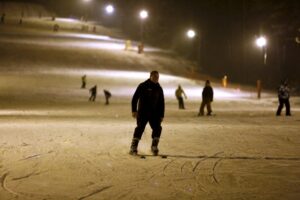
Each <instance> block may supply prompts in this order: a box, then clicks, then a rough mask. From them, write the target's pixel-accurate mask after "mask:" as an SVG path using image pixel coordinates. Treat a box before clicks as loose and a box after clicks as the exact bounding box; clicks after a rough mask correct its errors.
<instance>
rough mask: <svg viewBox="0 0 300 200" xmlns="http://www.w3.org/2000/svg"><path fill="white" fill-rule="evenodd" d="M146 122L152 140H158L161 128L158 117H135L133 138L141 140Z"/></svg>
mask: <svg viewBox="0 0 300 200" xmlns="http://www.w3.org/2000/svg"><path fill="white" fill-rule="evenodd" d="M148 122H149V124H150V127H151V129H152V139H154V138H160V135H161V130H162V127H161V119H160V118H159V117H150V118H148V117H137V127H136V128H135V130H134V134H133V138H138V139H141V138H142V135H143V133H144V130H145V127H146V125H147V123H148Z"/></svg>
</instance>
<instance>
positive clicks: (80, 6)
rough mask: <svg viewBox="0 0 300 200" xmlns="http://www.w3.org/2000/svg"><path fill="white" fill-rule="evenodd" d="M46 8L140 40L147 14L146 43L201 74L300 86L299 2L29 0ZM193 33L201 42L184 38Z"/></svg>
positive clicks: (276, 0)
mask: <svg viewBox="0 0 300 200" xmlns="http://www.w3.org/2000/svg"><path fill="white" fill-rule="evenodd" d="M21 2H34V3H40V4H43V5H44V6H45V7H47V8H49V9H51V10H53V11H55V12H56V13H57V14H58V15H59V16H66V17H68V16H76V17H78V18H79V17H80V16H82V15H85V13H88V17H89V18H90V19H93V20H98V21H99V22H100V23H102V24H103V25H106V26H112V27H116V28H119V29H121V30H123V31H124V32H125V33H126V34H127V35H129V36H131V37H132V38H135V39H139V34H140V32H139V31H140V29H139V27H140V26H139V25H140V24H139V23H140V21H139V19H138V17H137V16H138V14H137V13H138V11H139V9H141V8H146V9H148V11H149V19H147V22H146V24H145V40H146V42H147V43H150V44H152V45H156V46H160V47H164V48H171V49H173V50H176V51H177V52H178V53H180V54H181V55H183V56H185V57H187V58H191V59H193V60H195V61H197V63H198V66H199V70H201V71H204V72H205V73H209V74H212V75H214V76H215V77H218V78H219V77H222V76H223V75H225V74H226V75H228V76H229V77H230V78H231V80H233V81H235V82H241V83H248V84H252V83H255V81H256V80H257V79H264V85H265V86H266V87H270V88H272V87H273V88H274V87H275V85H278V84H279V82H280V81H281V80H283V79H285V78H288V79H289V80H290V82H291V84H292V85H293V86H294V87H298V86H299V85H300V78H299V77H300V66H299V63H300V44H298V43H296V41H295V38H296V37H297V36H298V37H299V38H300V1H298V0H285V1H278V0H264V1H262V0H239V1H237V0H206V1H205V0H114V1H101V0H98V1H97V0H94V1H93V2H92V3H91V4H90V5H84V3H83V2H82V1H80V0H64V1H61V0H27V1H21ZM106 3H113V4H114V5H115V6H116V14H115V15H114V16H113V17H107V16H105V15H104V14H103V10H102V9H103V6H104V5H105V4H106ZM190 27H193V28H194V29H196V30H197V33H198V36H197V38H195V39H194V40H193V41H189V40H187V38H185V35H184V33H185V31H186V30H187V29H188V28H190ZM259 35H265V36H266V37H267V39H268V46H267V54H268V59H267V63H266V64H264V63H263V54H262V50H261V49H258V48H257V47H255V45H254V40H255V38H256V37H257V36H259Z"/></svg>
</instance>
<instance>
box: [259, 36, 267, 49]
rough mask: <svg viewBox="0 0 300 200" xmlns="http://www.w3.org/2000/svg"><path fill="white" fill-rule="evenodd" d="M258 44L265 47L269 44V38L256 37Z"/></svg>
mask: <svg viewBox="0 0 300 200" xmlns="http://www.w3.org/2000/svg"><path fill="white" fill-rule="evenodd" d="M256 45H257V46H258V47H264V46H266V45H267V40H266V38H265V37H259V38H257V39H256Z"/></svg>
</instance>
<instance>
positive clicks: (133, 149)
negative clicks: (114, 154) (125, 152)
mask: <svg viewBox="0 0 300 200" xmlns="http://www.w3.org/2000/svg"><path fill="white" fill-rule="evenodd" d="M139 141H140V140H139V139H138V138H133V139H132V142H131V147H130V151H129V154H130V155H134V156H136V155H137V153H138V151H137V147H138V144H139Z"/></svg>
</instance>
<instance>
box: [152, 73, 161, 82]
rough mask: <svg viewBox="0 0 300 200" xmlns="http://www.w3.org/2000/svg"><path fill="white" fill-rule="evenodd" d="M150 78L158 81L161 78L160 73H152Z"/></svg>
mask: <svg viewBox="0 0 300 200" xmlns="http://www.w3.org/2000/svg"><path fill="white" fill-rule="evenodd" d="M150 80H151V81H152V82H154V83H158V80H159V74H152V75H151V76H150Z"/></svg>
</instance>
